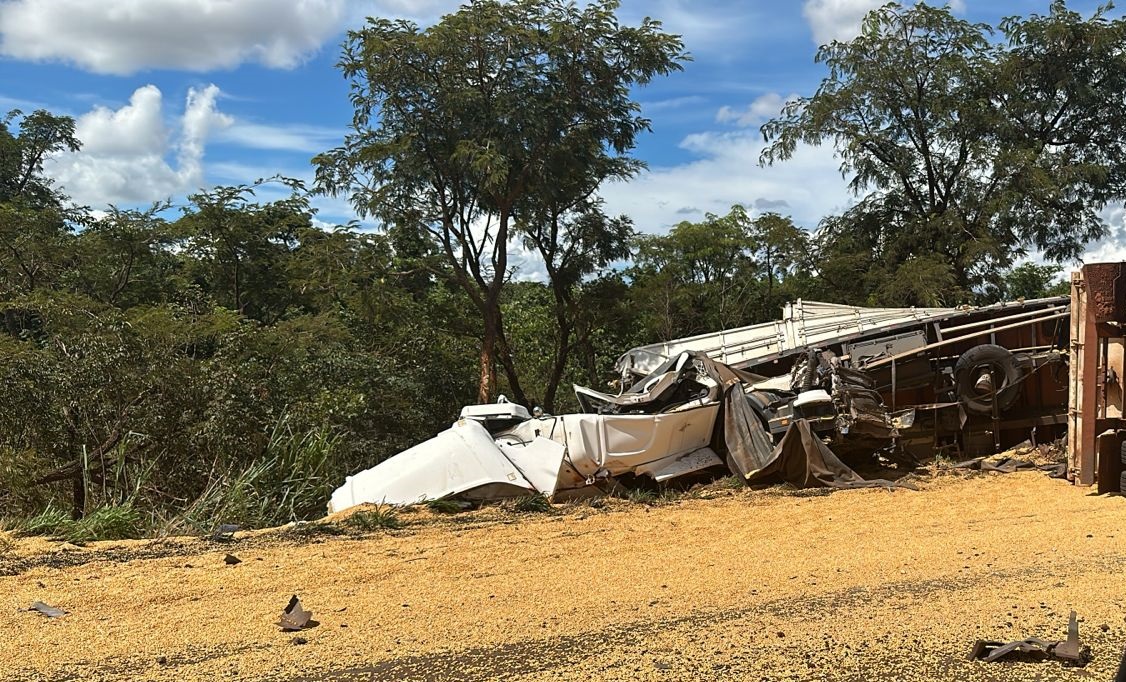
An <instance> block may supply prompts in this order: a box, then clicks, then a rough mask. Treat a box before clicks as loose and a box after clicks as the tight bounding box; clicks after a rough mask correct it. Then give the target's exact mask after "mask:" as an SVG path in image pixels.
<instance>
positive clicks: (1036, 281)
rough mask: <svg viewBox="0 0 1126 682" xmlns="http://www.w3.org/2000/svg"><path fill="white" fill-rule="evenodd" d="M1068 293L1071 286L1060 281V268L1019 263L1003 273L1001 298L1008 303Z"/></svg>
mask: <svg viewBox="0 0 1126 682" xmlns="http://www.w3.org/2000/svg"><path fill="white" fill-rule="evenodd" d="M1069 293H1071V284H1070V283H1068V282H1066V281H1063V280H1061V279H1060V268H1059V266H1056V265H1037V264H1036V263H1021V264H1020V265H1018V266H1016V267H1015V268H1013V269H1012V270H1009V271H1008V272H1007V273H1005V288H1004V291H1003V297H1004V298H1005V299H1007V300H1010V301H1012V300H1016V299H1018V298H1023V299H1029V300H1031V299H1035V298H1045V297H1048V296H1066V295H1068V294H1069Z"/></svg>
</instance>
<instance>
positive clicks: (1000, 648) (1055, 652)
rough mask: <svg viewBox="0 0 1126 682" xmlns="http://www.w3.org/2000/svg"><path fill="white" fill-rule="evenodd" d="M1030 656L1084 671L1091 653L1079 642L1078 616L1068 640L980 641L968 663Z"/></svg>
mask: <svg viewBox="0 0 1126 682" xmlns="http://www.w3.org/2000/svg"><path fill="white" fill-rule="evenodd" d="M1016 653H1021V654H1026V655H1030V656H1031V657H1032V658H1034V659H1038V660H1039V659H1044V658H1054V659H1057V660H1060V661H1063V662H1064V663H1066V664H1070V665H1074V666H1076V667H1080V668H1081V667H1083V666H1085V665H1087V663H1089V662H1090V660H1091V650H1090V648H1089V647H1086V646H1083V644H1082V643H1081V642H1080V641H1079V623H1078V621H1077V620H1076V615H1075V612H1074V611H1072V612H1071V617H1070V618H1069V619H1068V623H1067V639H1064V640H1056V641H1046V640H1043V639H1039V638H1036V637H1029V638H1027V639H1021V640H1017V641H1015V642H999V641H994V640H984V639H979V640H978V641H977V642H975V643H974V646H973V649H972V650H971V651H970V656H969V660H971V661H977V660H980V661H984V662H986V663H993V662H994V661H999V660H1001V659H1002V658H1006V657H1008V656H1011V655H1012V654H1016Z"/></svg>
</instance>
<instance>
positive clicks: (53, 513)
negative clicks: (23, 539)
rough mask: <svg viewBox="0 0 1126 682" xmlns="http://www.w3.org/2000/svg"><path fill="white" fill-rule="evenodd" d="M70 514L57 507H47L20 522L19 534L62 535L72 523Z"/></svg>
mask: <svg viewBox="0 0 1126 682" xmlns="http://www.w3.org/2000/svg"><path fill="white" fill-rule="evenodd" d="M73 523H74V521H73V520H72V519H71V518H70V514H69V513H68V512H66V511H63V510H62V509H59V508H58V507H53V506H51V505H47V508H46V509H44V510H43V511H41V512H39V513H38V514H36V515H35V516H33V517H31V518H30V519H27V520H26V521H24V522H23V523H22V524H20V526H19V528H18V531H19V534H20V535H62V534H63V532H64V531H65V529H66V528H67V527H68V526H69V525H71V524H73Z"/></svg>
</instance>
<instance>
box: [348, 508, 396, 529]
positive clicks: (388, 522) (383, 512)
mask: <svg viewBox="0 0 1126 682" xmlns="http://www.w3.org/2000/svg"><path fill="white" fill-rule="evenodd" d="M344 523H346V524H348V525H349V526H352V527H353V528H358V529H360V530H365V531H371V530H379V529H381V528H383V529H387V530H397V529H399V528H402V527H403V522H402V520H400V519H399V515H398V514H397V513H396V512H395V509H394V508H393V507H391V506H389V505H382V504H377V505H376V506H374V507H372V508H370V509H361V510H360V511H358V512H356V513H355V514H352V515H351V516H349V517H348V518H347V519H345V521H344Z"/></svg>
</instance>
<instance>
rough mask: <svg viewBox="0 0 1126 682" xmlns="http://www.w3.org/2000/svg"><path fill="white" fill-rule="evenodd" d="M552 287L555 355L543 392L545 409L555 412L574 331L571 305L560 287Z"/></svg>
mask: <svg viewBox="0 0 1126 682" xmlns="http://www.w3.org/2000/svg"><path fill="white" fill-rule="evenodd" d="M552 288H553V289H554V293H555V357H554V359H553V360H552V363H551V375H550V376H548V378H547V388H546V389H545V390H544V394H543V409H545V410H547V412H548V413H549V414H554V413H555V394H556V393H557V392H558V391H559V384H560V383H561V382H562V380H563V373H564V372H566V371H567V360H568V357H569V356H570V352H571V334H572V331H573V330H572V326H571V320H570V319H569V318H568V311H569V308H570V306H569V304H568V301H567V298H566V296H565V295H564V294H563V292H561V291H559V289H558V287H552Z"/></svg>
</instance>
